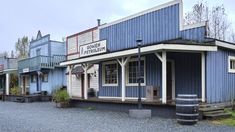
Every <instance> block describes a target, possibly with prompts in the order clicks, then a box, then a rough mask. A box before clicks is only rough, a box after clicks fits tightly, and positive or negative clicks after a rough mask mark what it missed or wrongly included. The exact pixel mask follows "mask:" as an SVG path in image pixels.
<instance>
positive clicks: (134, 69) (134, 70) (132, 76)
mask: <svg viewBox="0 0 235 132" xmlns="http://www.w3.org/2000/svg"><path fill="white" fill-rule="evenodd" d="M126 74H127V86H128V85H129V86H136V85H138V59H132V60H130V62H129V63H128V68H127V72H126ZM140 75H141V84H142V85H145V59H144V58H141V61H140Z"/></svg>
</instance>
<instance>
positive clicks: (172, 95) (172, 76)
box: [167, 59, 175, 100]
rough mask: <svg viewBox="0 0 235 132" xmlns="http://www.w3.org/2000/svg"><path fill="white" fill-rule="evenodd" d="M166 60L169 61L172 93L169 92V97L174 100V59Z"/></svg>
mask: <svg viewBox="0 0 235 132" xmlns="http://www.w3.org/2000/svg"><path fill="white" fill-rule="evenodd" d="M167 62H170V63H171V81H172V82H171V85H172V86H171V88H172V90H171V91H172V93H171V97H172V100H175V61H174V60H171V59H169V60H167Z"/></svg>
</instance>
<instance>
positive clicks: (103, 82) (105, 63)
mask: <svg viewBox="0 0 235 132" xmlns="http://www.w3.org/2000/svg"><path fill="white" fill-rule="evenodd" d="M107 64H116V65H117V83H113V84H106V83H105V68H104V67H105V65H107ZM118 72H119V70H118V62H117V61H107V62H103V63H102V86H104V87H105V86H118V82H119V80H118Z"/></svg>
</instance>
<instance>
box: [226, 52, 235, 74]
mask: <svg viewBox="0 0 235 132" xmlns="http://www.w3.org/2000/svg"><path fill="white" fill-rule="evenodd" d="M231 60H234V61H235V56H228V72H229V73H235V69H230V61H231Z"/></svg>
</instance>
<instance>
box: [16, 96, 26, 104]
mask: <svg viewBox="0 0 235 132" xmlns="http://www.w3.org/2000/svg"><path fill="white" fill-rule="evenodd" d="M24 101H25V98H24V97H17V98H16V99H15V100H14V102H18V103H24Z"/></svg>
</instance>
